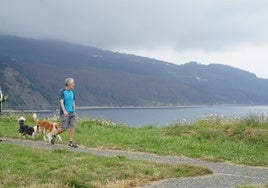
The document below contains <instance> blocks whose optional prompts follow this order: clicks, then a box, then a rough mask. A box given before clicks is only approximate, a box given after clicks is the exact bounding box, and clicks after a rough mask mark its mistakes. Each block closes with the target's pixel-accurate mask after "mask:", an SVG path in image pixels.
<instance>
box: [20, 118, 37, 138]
mask: <svg viewBox="0 0 268 188" xmlns="http://www.w3.org/2000/svg"><path fill="white" fill-rule="evenodd" d="M25 120H26V119H25V118H24V117H20V118H19V119H18V122H19V134H20V136H21V137H22V136H23V137H25V135H30V136H32V137H33V138H34V137H35V136H36V135H37V131H38V128H37V126H35V127H30V126H28V125H25V124H24V122H25Z"/></svg>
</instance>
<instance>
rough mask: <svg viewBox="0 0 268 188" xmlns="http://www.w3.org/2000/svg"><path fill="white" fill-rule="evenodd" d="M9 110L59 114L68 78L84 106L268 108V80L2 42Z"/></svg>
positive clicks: (0, 62) (0, 77)
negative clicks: (228, 106)
mask: <svg viewBox="0 0 268 188" xmlns="http://www.w3.org/2000/svg"><path fill="white" fill-rule="evenodd" d="M0 68H1V69H0V81H1V82H2V83H3V84H2V87H3V90H4V91H5V92H6V93H9V95H10V98H9V101H8V102H7V103H5V104H4V105H5V108H10V109H37V110H40V109H55V108H57V105H58V93H59V90H60V88H62V87H63V86H64V79H65V78H66V77H74V78H75V80H76V96H77V100H76V103H77V105H78V106H147V105H150V106H151V105H154V106H159V105H196V104H226V103H227V104H267V103H268V97H267V93H268V80H266V79H259V78H257V77H256V76H255V75H254V74H252V73H249V72H246V71H243V70H240V69H237V68H234V67H230V66H225V65H220V64H210V65H201V64H198V63H195V62H190V63H186V64H184V65H180V66H179V65H175V64H171V63H168V62H163V61H159V60H156V59H150V58H145V57H139V56H135V55H129V54H122V53H114V52H111V51H106V50H102V49H97V48H94V47H89V46H83V45H78V44H72V43H68V42H63V41H56V40H34V39H26V38H20V37H13V36H0Z"/></svg>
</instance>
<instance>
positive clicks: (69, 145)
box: [68, 143, 78, 148]
mask: <svg viewBox="0 0 268 188" xmlns="http://www.w3.org/2000/svg"><path fill="white" fill-rule="evenodd" d="M68 147H70V148H77V147H78V146H77V145H75V144H73V143H69V144H68Z"/></svg>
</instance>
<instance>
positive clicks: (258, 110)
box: [40, 106, 268, 127]
mask: <svg viewBox="0 0 268 188" xmlns="http://www.w3.org/2000/svg"><path fill="white" fill-rule="evenodd" d="M56 113H57V112H55V113H53V112H49V113H48V112H46V113H40V115H42V116H52V115H56ZM76 113H77V117H81V118H83V117H86V118H96V119H105V120H110V121H113V122H118V123H123V124H127V125H130V126H133V127H142V126H148V125H154V126H166V125H170V124H172V123H175V122H178V121H183V122H185V121H194V120H196V119H198V118H202V117H204V116H212V115H217V116H224V117H227V118H229V117H244V116H247V115H249V114H263V115H266V116H268V106H202V107H177V108H90V109H77V111H76Z"/></svg>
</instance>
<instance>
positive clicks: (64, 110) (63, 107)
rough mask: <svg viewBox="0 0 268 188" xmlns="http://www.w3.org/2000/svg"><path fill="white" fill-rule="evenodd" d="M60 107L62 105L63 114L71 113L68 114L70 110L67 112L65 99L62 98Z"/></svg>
mask: <svg viewBox="0 0 268 188" xmlns="http://www.w3.org/2000/svg"><path fill="white" fill-rule="evenodd" d="M60 107H61V109H62V111H63V114H64V115H65V116H68V115H69V114H68V112H67V111H66V109H65V106H64V100H63V99H60Z"/></svg>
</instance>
